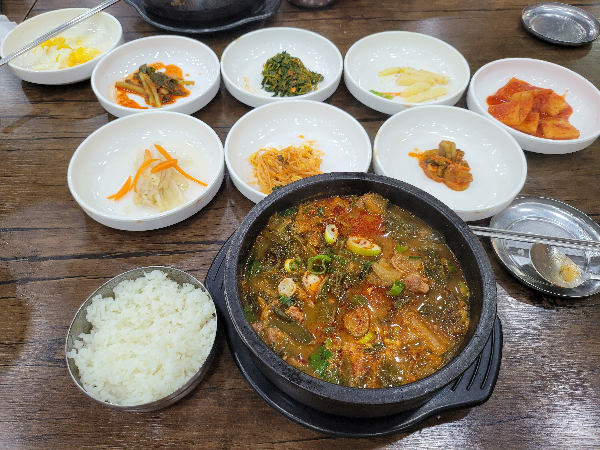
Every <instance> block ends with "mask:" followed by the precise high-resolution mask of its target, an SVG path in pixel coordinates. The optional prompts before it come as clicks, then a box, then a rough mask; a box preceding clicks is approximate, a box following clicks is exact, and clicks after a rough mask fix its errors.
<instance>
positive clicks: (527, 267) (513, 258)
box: [490, 196, 600, 297]
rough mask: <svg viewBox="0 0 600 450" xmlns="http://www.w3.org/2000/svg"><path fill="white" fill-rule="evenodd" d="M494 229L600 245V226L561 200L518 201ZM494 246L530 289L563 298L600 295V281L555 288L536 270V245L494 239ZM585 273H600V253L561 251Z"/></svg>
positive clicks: (499, 217) (497, 220)
mask: <svg viewBox="0 0 600 450" xmlns="http://www.w3.org/2000/svg"><path fill="white" fill-rule="evenodd" d="M490 227H491V228H499V229H502V230H512V231H519V232H525V233H536V234H543V235H547V236H556V237H566V238H575V239H591V240H594V241H600V226H599V225H598V224H597V223H596V222H595V221H594V220H593V219H591V218H590V217H589V216H587V215H586V214H585V213H583V212H582V211H580V210H578V209H576V208H573V207H572V206H570V205H567V204H566V203H563V202H560V201H558V200H553V199H550V198H543V197H523V196H520V197H517V198H516V199H515V200H513V202H512V203H511V204H510V205H508V207H507V208H506V209H504V210H503V211H501V212H499V213H498V214H496V215H495V216H494V217H492V219H491V222H490ZM491 241H492V246H493V247H494V250H495V251H496V254H497V255H498V258H500V261H501V262H502V264H504V266H505V267H506V268H507V269H508V270H509V271H510V272H511V273H512V274H513V275H514V276H515V277H517V278H518V279H519V280H521V281H522V282H523V283H525V284H526V285H527V286H529V287H531V288H533V289H536V290H538V291H540V292H544V293H546V294H551V295H556V296H559V297H587V296H589V295H592V294H595V293H596V292H600V281H598V280H588V281H586V282H584V283H583V284H581V285H579V286H578V287H576V288H572V289H567V288H561V287H558V286H554V285H551V284H550V283H548V282H547V281H545V280H544V279H543V278H542V277H541V276H540V275H539V274H538V273H537V271H536V270H535V269H534V267H533V265H532V263H531V259H530V258H529V249H530V248H531V245H532V244H529V243H526V242H517V241H511V240H510V239H499V238H492V240H491ZM561 251H562V252H563V253H565V254H566V255H567V256H569V258H571V259H572V260H573V261H574V262H575V263H576V264H577V265H578V266H579V267H581V268H582V269H583V270H584V271H587V272H590V273H595V274H598V273H600V253H596V252H590V251H582V250H574V249H568V248H561Z"/></svg>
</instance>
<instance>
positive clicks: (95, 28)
mask: <svg viewBox="0 0 600 450" xmlns="http://www.w3.org/2000/svg"><path fill="white" fill-rule="evenodd" d="M86 11H88V9H87V8H67V9H58V10H56V11H50V12H47V13H44V14H40V15H39V16H35V17H32V18H31V19H27V20H25V21H24V22H23V23H21V24H20V25H18V26H17V27H15V28H14V29H13V30H11V31H10V33H8V35H7V36H6V38H5V39H4V41H3V42H2V46H1V47H0V54H1V55H2V57H5V56H7V55H10V54H11V53H13V52H16V51H17V50H19V49H20V48H22V47H23V46H24V45H25V44H27V43H29V42H31V41H33V40H35V39H37V38H38V37H40V36H42V35H44V34H46V33H47V32H48V31H50V30H53V29H54V28H56V27H58V26H59V25H62V24H63V23H65V22H68V21H69V20H71V19H74V18H75V17H77V16H79V15H81V14H83V13H84V12H86ZM59 36H62V37H64V38H66V39H67V41H68V40H69V38H83V43H82V46H84V47H92V48H96V49H98V50H100V51H101V52H102V54H106V53H107V52H110V51H111V50H113V49H114V48H116V47H118V46H119V45H121V44H123V42H124V39H123V29H122V28H121V24H120V23H119V21H118V20H117V19H115V18H114V17H113V16H111V15H110V14H108V13H105V12H99V13H97V14H94V15H93V16H92V17H89V18H88V19H86V20H84V21H83V22H80V23H78V24H76V25H74V26H73V27H71V28H69V29H68V30H65V31H63V32H62V33H60V35H59ZM43 54H45V51H44V50H42V49H40V48H39V47H36V48H33V49H32V50H29V51H28V52H26V53H24V54H22V55H21V56H18V57H17V58H15V59H13V60H12V61H11V62H9V63H8V66H9V67H10V69H11V70H12V72H13V73H14V74H15V75H16V76H17V77H19V78H20V79H22V80H24V81H29V82H31V83H37V84H70V83H76V82H78V81H83V80H87V79H88V78H90V76H91V75H92V71H93V70H94V67H96V65H97V64H98V62H99V61H100V60H101V59H102V54H100V55H99V56H97V57H96V58H94V59H92V60H90V61H88V62H86V63H83V64H79V65H77V66H73V67H67V68H65V69H48V70H34V69H33V68H32V66H33V64H37V63H38V62H39V60H40V56H41V55H43Z"/></svg>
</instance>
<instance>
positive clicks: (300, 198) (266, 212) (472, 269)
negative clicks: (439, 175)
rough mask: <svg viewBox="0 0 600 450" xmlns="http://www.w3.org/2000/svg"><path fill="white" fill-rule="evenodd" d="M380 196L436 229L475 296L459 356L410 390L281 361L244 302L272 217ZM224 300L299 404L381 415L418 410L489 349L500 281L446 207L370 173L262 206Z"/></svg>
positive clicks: (305, 187)
mask: <svg viewBox="0 0 600 450" xmlns="http://www.w3.org/2000/svg"><path fill="white" fill-rule="evenodd" d="M368 192H376V193H378V194H380V195H381V196H383V197H385V198H387V199H389V200H390V201H391V202H392V203H394V204H396V205H398V206H400V207H401V208H404V209H406V210H408V211H410V212H411V213H413V214H414V215H415V216H417V217H419V218H420V219H422V220H424V221H425V222H426V223H427V224H429V226H431V227H432V228H433V229H434V230H436V231H437V232H438V233H440V235H441V236H442V237H443V239H444V240H445V242H446V244H447V245H448V246H449V247H450V248H451V249H452V251H453V252H454V254H455V255H456V257H457V258H458V261H459V262H460V264H461V268H462V270H463V272H464V275H465V278H466V281H467V284H468V286H469V290H470V292H471V321H470V326H469V331H468V334H467V336H466V339H465V344H464V347H463V349H462V350H461V351H460V353H459V354H458V355H457V356H456V357H455V358H454V359H453V360H452V361H451V362H450V363H448V364H447V365H446V366H445V367H443V368H441V369H440V370H438V371H437V372H435V373H434V374H432V375H430V376H428V377H426V378H423V379H421V380H419V381H416V382H414V383H409V384H406V385H404V386H398V387H392V388H383V389H362V388H360V389H359V388H351V387H344V386H338V385H335V384H332V383H328V382H325V381H322V380H319V379H317V378H314V377H312V376H310V375H307V374H305V373H303V372H301V371H300V370H298V369H296V368H295V367H293V366H292V365H290V364H288V363H286V362H285V361H283V360H282V359H281V358H279V357H278V356H277V355H276V354H275V353H274V352H273V351H272V350H271V349H270V348H269V347H268V346H267V345H266V344H265V343H264V342H263V341H262V340H261V339H260V337H259V336H258V335H257V334H256V332H255V331H254V329H253V328H252V327H251V326H250V323H249V322H248V320H247V319H246V316H245V315H244V311H243V308H242V305H241V302H240V300H239V298H240V293H241V278H242V276H243V274H244V266H245V263H246V261H247V258H248V252H249V250H250V248H251V247H252V244H253V243H254V240H255V239H256V237H257V236H258V234H259V233H260V232H261V231H262V230H263V229H264V227H265V226H266V225H267V222H268V220H269V217H271V216H272V215H273V214H275V213H276V212H279V211H283V210H285V209H288V208H291V207H292V206H297V205H298V204H299V203H301V202H304V201H307V200H313V199H317V198H323V197H329V196H335V195H338V196H341V195H352V194H357V195H360V194H365V193H368ZM224 278H225V280H224V283H225V298H226V302H227V309H228V311H229V314H230V316H231V320H232V322H233V324H234V326H235V329H236V330H237V333H238V334H239V336H240V337H241V339H242V341H243V342H244V344H245V345H246V346H247V347H248V349H249V350H250V354H251V356H252V358H253V360H254V362H255V364H256V366H257V367H258V368H259V370H260V371H261V372H262V373H263V374H264V375H265V376H266V377H267V378H268V379H269V380H270V381H271V382H272V383H273V384H274V385H275V386H277V387H278V388H279V389H281V390H282V391H283V392H285V393H286V394H288V395H289V396H290V397H292V398H294V399H296V400H297V401H299V402H301V403H303V404H305V405H307V406H310V407H312V408H314V409H317V410H320V411H324V412H327V413H330V414H336V415H342V416H349V417H382V416H386V415H389V414H395V413H399V412H402V411H406V410H409V409H412V408H415V407H417V406H419V405H421V404H423V403H425V402H426V401H427V400H428V399H430V398H431V397H432V396H433V395H435V394H436V393H437V392H438V391H440V390H441V389H442V388H444V387H445V386H446V385H448V384H449V383H451V382H452V381H454V380H456V379H457V378H458V377H459V376H460V375H461V374H462V373H463V372H465V371H466V370H467V369H468V368H469V366H470V365H471V364H472V363H473V362H474V361H475V359H476V358H477V356H478V355H479V354H480V353H481V352H482V350H483V348H484V347H485V344H486V342H487V340H488V337H489V336H490V334H491V332H492V328H493V325H494V320H495V318H496V282H495V280H494V274H493V272H492V267H491V265H490V262H489V259H488V257H487V255H486V253H485V251H484V249H483V247H482V246H481V244H480V242H479V240H478V239H477V237H476V236H475V235H474V234H473V232H472V231H471V230H470V229H469V227H468V226H467V225H466V224H465V223H464V222H463V221H462V220H461V219H460V218H459V217H458V216H457V215H456V214H455V213H454V212H453V211H452V210H451V209H450V208H448V207H447V206H446V205H444V204H443V203H441V202H440V201H439V200H437V199H435V198H434V197H432V196H431V195H429V194H427V193H426V192H424V191H422V190H420V189H418V188H416V187H414V186H412V185H410V184H407V183H403V182H401V181H398V180H395V179H392V178H387V177H383V176H379V175H374V174H365V173H340V172H338V173H329V174H323V175H317V176H312V177H309V178H305V179H303V180H300V181H296V182H295V183H292V184H290V185H288V186H286V187H284V188H281V189H278V190H277V191H275V192H274V193H273V194H271V195H269V196H267V197H266V198H265V199H264V200H262V201H261V202H260V203H258V204H257V205H256V206H255V207H254V208H253V209H252V210H251V211H250V213H249V214H248V215H247V216H246V217H245V218H244V220H243V221H242V224H241V225H240V227H239V228H238V230H237V231H236V232H235V233H234V235H233V236H232V238H231V245H230V247H229V251H228V253H227V257H226V259H225V277H224Z"/></svg>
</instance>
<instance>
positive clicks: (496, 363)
mask: <svg viewBox="0 0 600 450" xmlns="http://www.w3.org/2000/svg"><path fill="white" fill-rule="evenodd" d="M229 242H230V240H228V241H227V242H225V244H224V245H223V247H221V250H220V251H219V253H218V254H217V256H216V257H215V259H214V261H213V263H212V265H211V266H210V269H209V270H208V274H207V275H206V279H205V282H204V284H205V286H206V288H207V289H208V290H209V292H210V294H211V295H212V298H213V300H214V302H215V305H216V307H217V311H218V312H219V314H220V316H221V319H223V320H222V321H221V323H222V324H224V325H225V335H226V338H227V344H228V345H229V350H230V352H231V355H232V356H233V359H234V361H235V363H236V365H237V366H238V368H239V370H240V372H241V373H242V375H243V376H244V378H246V380H247V381H248V383H249V384H250V386H252V388H253V389H254V390H255V391H256V392H257V393H258V395H260V396H261V397H262V398H263V400H265V401H266V402H267V403H268V404H269V405H270V406H271V407H272V408H273V409H275V410H276V411H277V412H279V413H280V414H282V415H283V416H285V417H287V418H288V419H290V420H292V421H293V422H296V423H298V424H300V425H303V426H305V427H307V428H309V429H311V430H314V431H318V432H321V433H324V434H328V435H332V436H338V437H362V438H365V437H377V436H385V435H389V434H394V433H399V432H403V431H408V430H410V429H411V428H413V427H414V426H415V425H417V424H419V423H420V422H423V421H424V420H426V419H428V418H430V417H432V416H434V415H438V414H441V413H444V412H449V411H456V410H460V409H465V408H471V407H473V406H477V405H481V404H482V403H485V402H486V401H487V400H488V399H489V398H490V396H491V395H492V392H493V390H494V386H495V385H496V380H497V378H498V373H499V371H500V360H501V357H502V324H501V322H500V318H498V317H497V316H496V321H495V323H494V327H493V329H492V333H491V335H490V337H489V339H488V341H487V344H486V345H485V348H484V349H483V351H482V352H481V354H480V355H479V356H478V357H477V359H476V360H475V362H474V363H473V364H472V365H471V366H470V367H469V368H468V369H467V370H466V371H465V372H464V373H463V374H462V375H461V376H460V377H459V378H458V379H456V380H455V381H454V382H453V383H450V384H449V385H448V386H446V387H445V388H444V389H442V390H441V391H440V392H438V393H437V394H436V395H435V396H434V397H432V398H431V399H430V400H429V401H427V402H426V403H424V404H423V405H421V406H419V407H417V408H415V409H412V410H410V411H405V412H402V413H399V414H394V415H390V416H384V417H376V418H354V417H344V416H335V415H332V414H327V413H323V412H321V411H317V410H315V409H313V408H309V407H307V406H305V405H303V404H302V403H300V402H298V401H296V400H294V399H292V398H291V397H289V396H288V395H287V394H285V393H283V392H282V391H280V390H279V389H278V388H277V387H275V385H273V383H271V382H270V381H269V380H268V379H267V378H266V377H265V376H264V375H263V374H262V373H261V372H260V371H259V370H258V368H257V367H256V365H255V364H254V362H253V361H252V358H251V356H250V352H249V351H248V350H247V348H246V346H245V345H244V343H243V342H242V340H241V339H240V337H239V335H238V334H237V332H236V330H235V327H234V325H233V323H232V322H231V318H230V317H229V313H228V312H227V305H226V303H225V290H224V284H223V270H224V267H225V255H226V254H227V250H228V248H229Z"/></svg>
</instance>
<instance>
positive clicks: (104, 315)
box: [67, 270, 217, 405]
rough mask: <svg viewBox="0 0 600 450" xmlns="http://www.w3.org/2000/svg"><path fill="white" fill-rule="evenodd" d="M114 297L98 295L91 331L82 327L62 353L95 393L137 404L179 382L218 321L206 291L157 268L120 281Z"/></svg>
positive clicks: (90, 314) (193, 368)
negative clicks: (77, 338)
mask: <svg viewBox="0 0 600 450" xmlns="http://www.w3.org/2000/svg"><path fill="white" fill-rule="evenodd" d="M114 295H115V298H114V299H113V298H110V297H102V296H101V295H97V296H96V297H94V298H93V299H92V303H91V304H90V306H88V308H87V315H86V318H87V320H88V321H89V322H90V323H91V324H92V330H91V332H90V334H83V333H82V334H80V335H79V336H78V337H79V339H80V340H76V341H75V342H74V348H73V350H72V351H70V352H69V353H68V354H67V356H68V357H69V358H73V360H74V362H75V364H76V365H77V368H78V369H79V374H80V377H81V383H82V385H83V387H84V389H85V390H86V392H88V393H89V394H90V395H91V396H92V397H94V398H96V399H98V400H102V401H106V402H109V403H112V404H116V405H141V404H144V403H149V402H153V401H155V400H158V399H160V398H163V397H165V396H167V395H169V394H171V393H172V392H174V391H176V390H177V389H179V388H180V387H181V386H183V385H184V384H185V383H186V382H187V381H188V380H189V379H190V378H191V377H192V376H193V375H194V374H195V373H196V372H197V371H198V369H200V367H201V366H202V364H203V363H204V361H206V358H207V357H208V354H209V352H210V350H211V347H212V345H213V342H214V339H215V335H216V330H217V320H216V312H215V307H214V304H213V302H212V301H211V299H210V298H209V296H208V295H207V294H206V293H205V292H204V291H202V290H201V289H197V288H195V287H194V286H192V285H191V284H187V283H186V284H183V286H180V285H178V284H177V282H175V281H173V280H170V279H169V278H168V277H167V275H166V274H165V273H164V272H162V271H160V270H154V271H152V272H150V273H146V274H145V275H144V276H143V277H140V278H138V279H136V280H128V281H122V282H121V283H119V284H118V285H117V286H116V287H115V288H114Z"/></svg>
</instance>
